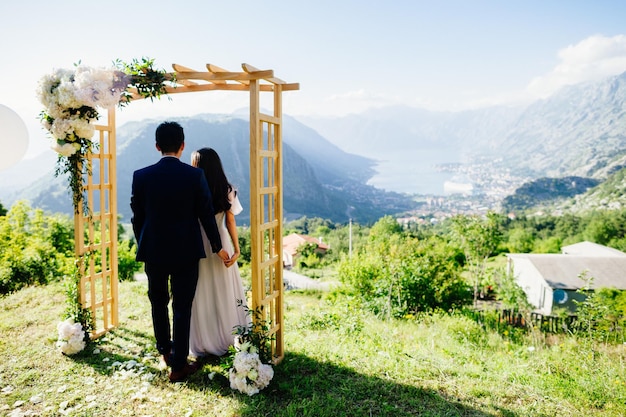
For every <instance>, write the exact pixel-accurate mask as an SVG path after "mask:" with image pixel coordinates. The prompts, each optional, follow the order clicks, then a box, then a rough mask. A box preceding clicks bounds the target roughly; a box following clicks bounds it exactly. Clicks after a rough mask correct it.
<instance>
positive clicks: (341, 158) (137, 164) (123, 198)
mask: <svg viewBox="0 0 626 417" xmlns="http://www.w3.org/2000/svg"><path fill="white" fill-rule="evenodd" d="M173 120H176V121H178V122H179V123H181V125H182V126H183V127H184V129H185V149H184V151H183V155H182V158H181V160H183V161H185V162H187V161H190V156H191V152H192V151H193V150H195V149H199V148H202V147H211V148H213V149H215V150H216V151H217V152H218V154H219V155H220V157H221V159H222V164H223V167H224V170H225V171H226V173H227V175H228V178H229V181H230V182H231V183H232V184H233V185H234V186H235V187H236V188H237V189H238V192H239V197H240V200H241V202H242V204H243V205H244V206H245V207H249V206H250V205H249V202H250V190H249V171H250V160H249V153H250V152H249V149H250V148H249V131H250V130H249V124H248V121H247V120H245V118H242V117H239V116H237V115H215V114H205V115H197V116H193V117H187V118H177V119H173ZM160 122H161V121H160V120H159V121H157V120H144V121H140V122H131V123H127V124H125V125H123V126H121V127H119V128H118V131H117V140H118V143H117V154H118V158H117V180H118V212H119V214H120V215H121V217H122V222H126V223H128V222H129V221H130V218H131V212H130V205H129V203H130V189H131V182H132V174H133V172H134V171H135V170H136V169H139V168H142V167H144V166H147V165H150V164H153V163H155V162H157V161H158V159H159V158H160V154H159V153H158V152H157V150H156V149H155V146H154V131H155V129H156V127H157V125H158V123H160ZM283 131H284V134H283V142H284V143H283V161H284V164H283V185H284V199H283V206H284V209H285V218H286V219H294V218H298V217H301V216H303V215H306V216H310V217H323V218H327V219H331V220H333V221H337V222H347V221H348V220H349V219H350V218H353V219H355V220H358V221H360V222H363V223H367V222H372V221H375V220H376V219H378V218H380V217H381V216H384V215H385V214H393V213H397V212H399V211H406V210H410V209H411V208H413V207H414V206H415V203H414V202H413V201H412V200H411V199H410V198H408V197H407V196H403V195H400V194H397V193H393V192H386V191H384V190H379V189H376V188H374V187H372V186H368V185H366V184H365V181H366V180H367V178H369V176H371V173H372V165H373V161H371V160H369V159H368V158H364V157H362V156H357V155H352V154H348V153H346V152H344V151H342V150H340V149H339V148H337V147H336V146H334V145H333V144H331V143H330V142H328V141H327V140H326V139H324V138H323V137H321V136H320V135H319V134H318V133H317V132H315V131H314V130H312V129H310V128H308V127H306V126H304V125H302V124H301V123H299V122H297V121H296V120H295V119H291V118H289V117H285V118H284V126H283ZM13 199H14V200H15V199H26V200H28V201H30V203H31V205H33V206H34V207H40V208H43V209H44V210H47V211H50V212H61V213H68V214H69V213H71V210H72V207H71V199H70V197H69V193H68V190H67V187H66V179H65V178H64V177H54V175H52V173H51V172H48V174H47V175H44V176H43V177H41V178H39V179H38V180H37V181H35V182H34V183H32V184H31V185H29V186H27V187H25V188H24V189H21V190H19V191H18V192H16V193H13ZM238 222H239V223H241V224H247V223H248V222H249V214H248V212H247V211H246V210H244V212H242V214H241V215H240V216H238Z"/></svg>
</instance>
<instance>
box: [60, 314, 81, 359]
mask: <svg viewBox="0 0 626 417" xmlns="http://www.w3.org/2000/svg"><path fill="white" fill-rule="evenodd" d="M57 331H58V333H59V338H58V340H57V343H56V345H57V348H59V350H60V351H61V352H62V353H63V354H65V355H74V354H76V353H78V352H80V351H82V350H83V349H85V332H84V330H83V325H82V324H80V323H74V320H72V319H67V320H65V321H62V322H60V323H59V324H57Z"/></svg>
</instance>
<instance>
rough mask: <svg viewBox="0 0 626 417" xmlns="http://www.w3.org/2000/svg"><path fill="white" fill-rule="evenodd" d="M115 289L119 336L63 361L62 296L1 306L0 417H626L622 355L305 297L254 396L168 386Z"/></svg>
mask: <svg viewBox="0 0 626 417" xmlns="http://www.w3.org/2000/svg"><path fill="white" fill-rule="evenodd" d="M119 288H120V302H121V308H120V326H119V327H118V328H117V329H116V330H114V331H112V332H110V333H109V334H107V335H106V336H105V337H102V338H100V339H98V340H97V341H96V343H95V344H93V345H92V346H90V347H88V349H87V350H85V351H84V352H82V353H80V354H78V355H76V356H73V357H65V356H63V355H61V354H60V353H58V351H57V350H56V348H55V346H54V344H55V341H56V324H57V323H58V322H59V320H60V319H61V318H62V314H63V309H64V305H65V294H64V290H63V286H62V285H61V284H58V283H57V284H52V285H49V286H47V287H31V288H26V289H23V290H22V291H19V292H17V293H15V294H12V295H9V296H6V297H4V298H1V299H0V389H1V390H2V391H1V392H0V415H7V416H9V415H16V416H17V415H38V416H59V415H72V416H294V417H295V416H298V417H300V416H316V417H318V416H329V417H330V416H332V417H339V416H364V417H365V416H368V417H369V416H520V417H521V416H622V415H626V385H625V383H626V369H625V362H626V360H625V359H626V352H625V351H624V346H622V345H619V346H611V345H608V346H605V345H599V344H592V343H590V342H588V341H585V340H577V339H575V338H572V337H551V338H549V339H548V338H545V337H543V336H541V335H537V334H535V335H531V336H528V337H522V338H521V339H522V340H521V341H519V340H520V338H519V337H516V338H515V339H513V338H510V337H509V336H508V335H506V334H504V335H501V334H498V333H495V332H492V331H488V330H484V329H482V328H481V327H480V326H479V325H478V324H476V323H475V322H473V321H472V320H470V319H468V318H465V317H460V316H449V315H430V316H425V317H421V318H420V319H419V320H402V321H380V320H378V319H376V318H375V317H372V316H371V315H369V314H367V313H366V312H364V311H362V310H361V309H359V308H358V306H357V305H355V304H353V303H351V302H350V301H349V300H347V299H345V298H337V299H336V300H335V301H334V302H330V301H329V300H328V299H326V298H325V297H323V296H322V295H321V294H319V293H315V292H306V293H287V294H286V297H285V312H286V313H285V321H286V329H287V333H286V355H285V358H284V360H283V362H282V363H281V364H279V365H278V366H276V367H275V376H274V379H273V380H272V382H271V384H270V386H269V387H268V388H266V389H265V390H263V391H261V393H259V394H258V395H255V396H253V397H248V396H247V395H242V394H239V393H237V392H234V391H232V390H231V389H230V387H229V385H228V381H227V380H226V378H224V377H223V376H222V375H221V374H219V367H218V366H216V365H211V364H209V365H206V366H205V367H204V368H203V370H202V371H201V372H200V373H198V374H195V375H193V376H192V377H191V378H190V380H189V381H188V382H185V383H179V384H172V383H170V382H169V381H168V379H167V372H166V371H165V370H163V369H160V367H159V361H158V355H157V352H156V350H155V349H154V339H153V336H152V327H151V319H150V313H149V303H148V299H147V296H146V284H145V283H138V282H123V283H120V287H119ZM94 348H95V349H98V350H99V351H96V353H94ZM22 402H23V403H22ZM20 413H21V414H20Z"/></svg>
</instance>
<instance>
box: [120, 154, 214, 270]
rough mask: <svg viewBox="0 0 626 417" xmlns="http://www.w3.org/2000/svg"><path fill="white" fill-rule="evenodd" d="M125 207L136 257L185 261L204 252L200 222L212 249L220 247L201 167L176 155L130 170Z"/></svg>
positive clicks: (200, 255) (200, 256)
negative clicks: (128, 194)
mask: <svg viewBox="0 0 626 417" xmlns="http://www.w3.org/2000/svg"><path fill="white" fill-rule="evenodd" d="M130 207H131V209H132V211H133V217H132V219H131V222H132V225H133V232H134V234H135V239H137V246H138V248H137V260H138V261H143V262H167V263H170V262H179V261H180V262H188V261H193V260H198V259H200V258H204V257H206V253H205V251H204V246H203V244H202V234H201V232H200V223H202V227H204V231H205V233H206V234H207V237H208V238H209V242H210V243H211V248H212V250H213V252H219V251H220V249H222V242H221V240H220V235H219V231H218V229H217V225H216V223H215V215H214V212H213V204H212V199H211V192H210V191H209V186H208V184H207V181H206V178H205V177H204V172H203V171H202V170H201V169H199V168H194V167H192V166H190V165H187V164H185V163H183V162H181V161H180V160H179V159H178V158H176V157H163V158H161V160H160V161H159V162H157V163H156V164H154V165H151V166H148V167H145V168H142V169H139V170H137V171H135V172H134V174H133V183H132V190H131V198H130ZM198 220H200V223H198Z"/></svg>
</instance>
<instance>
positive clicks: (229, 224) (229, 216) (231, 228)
mask: <svg viewBox="0 0 626 417" xmlns="http://www.w3.org/2000/svg"><path fill="white" fill-rule="evenodd" d="M226 229H227V230H228V234H229V235H230V240H232V242H233V248H234V249H235V252H234V253H233V254H232V256H231V257H230V259H229V260H227V261H226V262H225V265H226V266H227V267H229V266H231V265H233V264H234V263H235V262H237V258H239V253H240V252H239V235H238V234H237V222H236V221H235V215H234V214H233V213H232V212H231V211H230V210H226Z"/></svg>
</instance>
